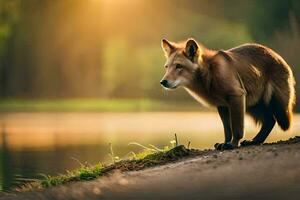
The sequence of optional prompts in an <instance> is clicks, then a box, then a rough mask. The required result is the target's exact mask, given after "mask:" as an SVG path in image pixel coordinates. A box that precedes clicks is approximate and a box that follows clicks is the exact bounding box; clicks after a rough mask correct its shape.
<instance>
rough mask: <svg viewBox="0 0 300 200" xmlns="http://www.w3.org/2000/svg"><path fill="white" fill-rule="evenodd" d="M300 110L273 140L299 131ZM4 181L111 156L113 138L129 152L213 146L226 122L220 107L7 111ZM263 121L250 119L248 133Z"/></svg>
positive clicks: (2, 120) (0, 149) (1, 157)
mask: <svg viewBox="0 0 300 200" xmlns="http://www.w3.org/2000/svg"><path fill="white" fill-rule="evenodd" d="M299 118H300V117H299V116H295V119H294V122H295V123H294V126H293V129H292V130H291V131H289V132H287V133H283V132H282V131H281V130H280V129H279V128H278V127H276V128H275V130H274V131H273V133H272V134H271V135H270V136H271V137H270V138H269V139H268V141H275V140H280V139H287V138H289V137H291V136H293V135H296V131H297V130H299V129H300V127H299V121H300V120H299ZM0 124H2V127H1V133H0V134H1V143H0V145H1V146H0V185H1V190H8V189H10V188H11V187H12V186H13V185H16V184H18V183H20V182H22V181H24V180H28V179H36V178H39V177H40V175H39V174H40V173H43V174H57V173H63V172H64V171H65V170H70V169H74V168H77V167H79V164H78V162H76V161H74V159H72V158H75V159H78V160H79V161H81V162H88V163H90V164H96V163H98V162H99V161H109V156H108V153H109V147H108V144H109V143H112V144H113V149H114V153H115V155H118V156H120V157H124V156H125V155H126V154H127V153H128V152H130V151H139V150H140V149H139V147H136V146H128V143H130V142H138V143H141V144H145V145H147V144H154V145H156V146H158V147H163V146H164V145H166V144H168V142H169V141H170V140H172V139H173V135H174V133H177V135H178V136H179V142H180V143H183V144H187V143H188V142H189V141H191V146H192V147H194V148H211V147H212V146H213V144H214V143H216V142H220V141H222V140H223V128H222V124H221V121H220V119H219V117H218V115H217V114H216V113H6V114H0ZM257 129H258V128H257V127H255V126H254V124H253V123H252V122H251V121H250V120H249V119H247V121H246V137H247V138H251V137H253V135H254V133H255V132H256V131H257Z"/></svg>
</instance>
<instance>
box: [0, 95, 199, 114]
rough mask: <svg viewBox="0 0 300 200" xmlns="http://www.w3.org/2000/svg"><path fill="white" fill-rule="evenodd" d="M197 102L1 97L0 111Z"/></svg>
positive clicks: (150, 107)
mask: <svg viewBox="0 0 300 200" xmlns="http://www.w3.org/2000/svg"><path fill="white" fill-rule="evenodd" d="M196 107H197V108H198V105H196V103H194V104H193V103H184V102H183V103H178V102H173V103H172V102H164V101H160V100H154V99H103V98H102V99H101V98H99V99H95V98H78V99H0V112H16V111H31V112H32V111H34V112H35V111H62V112H63V111H104V112H105V111H113V112H116V111H117V112H126V111H127V112H128V111H156V110H160V111H168V110H175V111H176V110H192V109H195V108H196Z"/></svg>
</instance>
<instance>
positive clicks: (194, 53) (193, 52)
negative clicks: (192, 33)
mask: <svg viewBox="0 0 300 200" xmlns="http://www.w3.org/2000/svg"><path fill="white" fill-rule="evenodd" d="M185 53H186V55H187V57H188V58H189V59H190V60H191V61H192V62H195V61H196V60H197V59H198V57H199V54H200V49H199V45H198V43H197V42H196V41H195V40H194V39H192V38H191V39H188V41H187V42H186V44H185Z"/></svg>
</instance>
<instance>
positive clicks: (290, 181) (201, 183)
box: [0, 137, 300, 200]
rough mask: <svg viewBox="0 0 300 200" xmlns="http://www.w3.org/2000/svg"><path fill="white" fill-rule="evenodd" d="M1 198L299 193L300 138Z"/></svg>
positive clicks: (211, 152) (282, 196)
mask: <svg viewBox="0 0 300 200" xmlns="http://www.w3.org/2000/svg"><path fill="white" fill-rule="evenodd" d="M0 199H6V200H10V199H22V200H23V199H28V200H29V199H30V200H32V199H34V200H38V199H43V200H44V199H45V200H50V199H51V200H54V199H85V200H86V199H91V200H94V199H95V200H96V199H109V200H110V199H131V200H132V199H300V138H299V137H297V138H295V139H292V140H289V141H286V142H279V143H277V144H272V145H263V146H255V147H247V148H239V149H237V150H233V151H225V152H218V151H214V150H209V151H207V152H205V154H204V155H202V156H198V157H194V158H189V159H184V160H181V161H179V162H176V163H170V164H168V165H164V166H159V167H155V168H150V169H146V170H142V171H135V172H128V173H123V174H121V173H118V172H116V173H115V174H112V175H110V176H107V177H102V178H100V179H98V180H94V181H89V182H78V183H72V184H68V185H65V186H59V187H53V188H49V189H46V190H44V191H37V192H26V193H18V194H9V195H2V197H0Z"/></svg>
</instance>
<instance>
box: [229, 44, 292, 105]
mask: <svg viewBox="0 0 300 200" xmlns="http://www.w3.org/2000/svg"><path fill="white" fill-rule="evenodd" d="M228 52H229V53H230V54H231V55H232V57H233V58H234V60H235V64H234V67H235V68H236V69H237V71H238V73H239V75H240V77H241V79H242V81H243V83H244V86H245V89H246V91H247V95H248V96H247V100H248V104H253V103H256V102H257V101H259V100H260V99H261V98H265V99H268V98H270V97H269V96H270V95H271V94H270V93H271V89H272V87H273V86H274V82H275V83H276V82H278V81H280V80H286V79H287V78H288V77H290V76H292V73H291V70H290V67H289V66H288V64H287V63H286V62H285V61H284V59H283V58H282V57H281V56H280V55H279V54H277V53H276V52H275V51H273V50H272V49H270V48H268V47H265V46H263V45H260V44H244V45H241V46H238V47H235V48H232V49H229V50H228ZM272 84H273V85H272Z"/></svg>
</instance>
